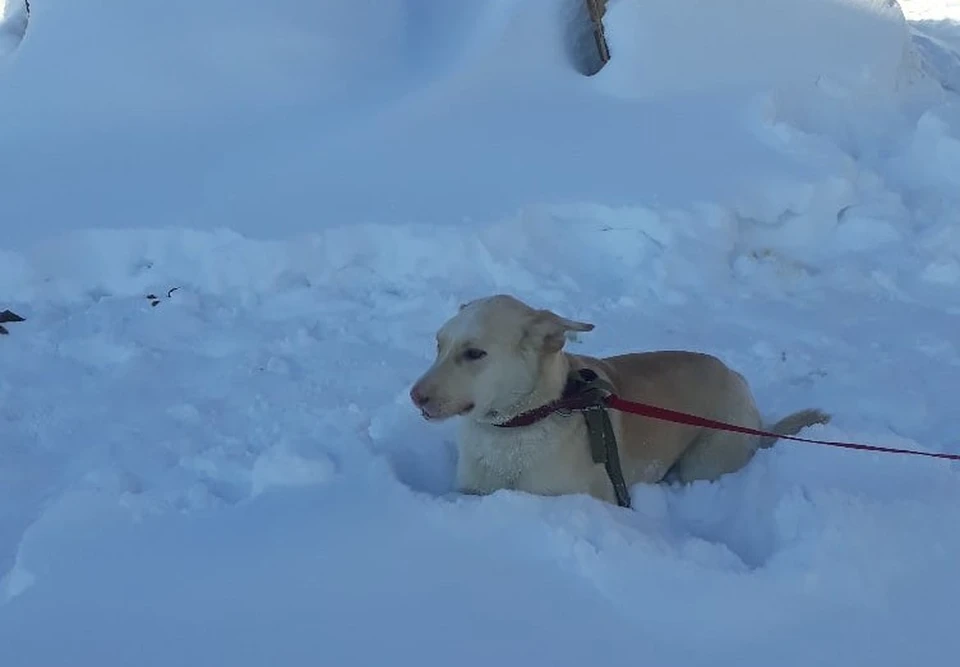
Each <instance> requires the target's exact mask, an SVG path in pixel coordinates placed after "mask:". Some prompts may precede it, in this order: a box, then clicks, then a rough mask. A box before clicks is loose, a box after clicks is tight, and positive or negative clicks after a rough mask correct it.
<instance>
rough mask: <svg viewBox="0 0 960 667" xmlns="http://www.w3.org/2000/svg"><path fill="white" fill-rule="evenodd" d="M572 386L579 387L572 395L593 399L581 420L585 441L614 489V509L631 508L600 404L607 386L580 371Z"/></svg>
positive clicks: (610, 429)
mask: <svg viewBox="0 0 960 667" xmlns="http://www.w3.org/2000/svg"><path fill="white" fill-rule="evenodd" d="M577 375H578V376H579V377H578V378H577V380H575V382H576V383H577V385H578V387H577V388H576V390H575V391H577V393H578V394H582V395H593V396H595V399H596V400H594V401H593V402H592V403H591V405H590V406H589V407H587V408H584V409H583V419H584V421H585V422H586V425H587V437H588V439H589V440H590V455H591V456H592V457H593V462H594V463H602V464H603V466H604V468H606V471H607V477H609V478H610V483H611V484H612V485H613V493H614V495H615V496H616V498H617V505H619V506H620V507H630V492H629V490H628V489H627V483H626V481H625V480H624V479H623V470H622V469H621V467H620V452H619V450H618V449H617V436H616V434H615V433H614V432H613V424H611V423H610V415H609V414H608V413H607V408H606V406H605V405H604V404H603V396H604V393H609V389H608V388H607V387H608V385H607V383H606V382H604V381H603V380H601V379H600V378H599V377H597V374H596V373H594V372H593V371H591V370H589V369H582V370H580V371H579V372H578V373H577Z"/></svg>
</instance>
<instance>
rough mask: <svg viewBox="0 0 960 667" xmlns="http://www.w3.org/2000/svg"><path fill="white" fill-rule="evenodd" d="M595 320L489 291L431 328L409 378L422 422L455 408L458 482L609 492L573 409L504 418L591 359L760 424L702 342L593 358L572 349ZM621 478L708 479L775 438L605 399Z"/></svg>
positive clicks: (631, 387)
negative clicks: (430, 351)
mask: <svg viewBox="0 0 960 667" xmlns="http://www.w3.org/2000/svg"><path fill="white" fill-rule="evenodd" d="M593 329H594V325H593V324H588V323H585V322H577V321H574V320H570V319H567V318H565V317H561V316H560V315H557V314H556V313H554V312H552V311H550V310H544V309H535V308H533V307H531V306H529V305H527V304H526V303H524V302H522V301H520V300H519V299H517V298H515V297H513V296H510V295H506V294H498V295H494V296H490V297H486V298H482V299H477V300H475V301H471V302H469V303H467V304H464V305H462V306H460V310H459V312H458V313H457V314H456V315H455V316H454V317H452V318H451V319H450V320H448V321H447V322H446V323H445V324H443V326H442V327H441V328H440V330H439V331H438V332H437V356H436V359H435V361H434V362H433V364H432V365H431V366H430V368H429V369H427V371H426V372H425V373H424V374H423V375H422V376H421V377H420V378H419V379H418V380H417V381H416V382H415V383H414V385H413V386H412V388H411V389H410V399H411V401H412V402H413V404H414V405H415V406H416V407H417V408H418V409H419V410H420V412H421V414H422V416H423V417H424V418H425V419H427V420H428V421H431V422H437V421H442V420H446V419H450V418H453V417H461V418H462V421H461V424H460V427H461V428H460V432H459V438H458V443H457V445H458V451H459V457H458V461H457V472H456V475H457V487H458V489H459V491H460V492H462V493H465V494H474V495H484V494H489V493H493V492H494V491H497V490H500V489H514V490H518V491H523V492H526V493H531V494H537V495H545V496H551V495H565V494H588V495H590V496H593V497H594V498H598V499H600V500H603V501H606V502H614V501H615V491H614V487H613V484H612V482H611V479H610V476H609V474H608V473H607V471H606V469H605V468H604V466H603V465H602V464H599V463H596V462H595V461H594V458H593V457H592V455H591V452H590V445H589V439H588V432H587V428H586V424H585V422H584V420H583V419H582V418H578V415H577V414H576V413H575V414H573V415H569V414H562V413H555V414H552V415H550V416H548V417H546V418H544V419H542V420H540V421H537V422H536V423H533V424H530V425H527V426H522V427H518V428H502V425H504V424H505V423H506V422H509V421H510V420H511V419H514V418H515V417H517V415H521V414H524V413H526V412H528V411H529V410H532V409H536V408H538V407H541V406H544V405H546V404H548V403H550V402H551V401H554V400H557V399H558V398H559V397H560V396H561V395H562V393H563V391H564V388H565V387H566V386H567V382H568V378H569V377H570V375H571V373H574V372H577V371H580V370H582V369H589V370H591V371H593V372H594V373H596V375H597V377H599V379H600V380H602V381H603V382H605V383H607V384H608V385H609V387H610V388H612V391H613V393H615V394H616V395H618V396H620V397H621V398H624V399H627V400H631V401H640V402H645V403H650V404H653V405H657V406H661V407H664V408H669V409H673V410H679V411H683V412H688V413H692V414H695V415H698V416H701V417H706V418H708V419H714V420H719V421H724V422H727V423H732V424H735V425H739V426H746V427H750V428H754V429H763V428H764V427H763V425H762V422H761V418H760V414H759V411H758V409H757V406H756V403H755V401H754V398H753V396H752V394H751V391H750V388H749V386H748V385H747V382H746V380H745V379H744V377H743V376H742V375H740V374H739V373H737V372H736V371H734V370H732V369H730V368H729V367H728V366H726V365H725V364H724V363H723V362H722V361H720V360H719V359H718V358H716V357H714V356H711V355H708V354H703V353H699V352H689V351H673V350H670V351H656V352H639V353H630V354H623V355H619V356H612V357H606V358H594V357H590V356H583V355H576V354H571V353H569V352H567V351H565V350H564V344H565V342H566V340H567V337H568V335H569V334H570V333H571V332H587V331H592V330H593ZM609 417H610V421H611V425H612V428H613V432H614V434H615V437H616V443H617V452H618V454H619V460H620V462H621V467H622V474H623V479H624V481H625V483H626V484H627V485H633V484H637V483H641V482H643V483H651V484H652V483H659V482H670V483H675V482H679V483H681V484H687V483H690V482H693V481H696V480H707V481H715V480H717V479H718V478H719V477H721V476H722V475H725V474H728V473H732V472H735V471H737V470H740V469H741V468H743V467H744V466H745V465H746V464H747V463H748V462H749V461H750V460H751V459H752V458H753V456H754V454H755V453H756V451H757V450H758V449H759V448H762V447H769V446H770V445H772V444H773V443H774V442H775V441H776V439H777V438H772V437H758V436H751V435H744V434H740V433H731V432H726V431H716V430H709V429H705V428H702V427H697V426H689V425H685V424H674V423H672V422H667V421H661V420H655V419H650V418H646V417H640V416H637V415H632V414H626V413H621V412H618V411H615V410H610V411H609ZM829 420H830V415H828V414H826V413H824V412H821V411H820V410H816V409H806V410H801V411H798V412H795V413H793V414H791V415H789V416H787V417H785V418H783V419H781V420H780V421H778V422H777V423H776V424H774V425H773V426H771V427H769V428H767V429H765V430H770V431H773V432H775V433H777V434H779V435H794V434H796V433H798V432H799V431H800V430H802V429H803V428H805V427H807V426H811V425H813V424H824V423H827V422H828V421H829Z"/></svg>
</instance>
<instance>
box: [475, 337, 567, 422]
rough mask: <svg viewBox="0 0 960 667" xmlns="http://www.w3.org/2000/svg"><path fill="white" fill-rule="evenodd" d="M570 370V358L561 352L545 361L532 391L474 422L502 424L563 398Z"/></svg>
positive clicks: (488, 412) (490, 411)
mask: <svg viewBox="0 0 960 667" xmlns="http://www.w3.org/2000/svg"><path fill="white" fill-rule="evenodd" d="M570 368H571V364H570V357H569V356H568V355H567V354H566V353H565V352H562V351H561V352H560V353H558V354H556V355H553V357H552V358H550V359H545V360H544V362H543V364H541V367H540V374H539V378H538V380H537V382H536V384H535V385H534V389H533V391H531V392H529V393H528V394H526V395H524V396H523V398H521V399H519V400H518V401H516V402H515V403H512V404H511V405H509V406H508V407H506V408H500V409H497V410H489V411H487V412H486V413H485V414H483V415H482V416H481V417H480V418H479V419H476V420H475V421H477V422H479V423H482V424H488V425H496V424H503V423H505V422H508V421H510V420H511V419H513V418H514V417H516V416H517V415H520V414H523V413H524V412H527V411H529V410H533V409H534V408H539V407H540V406H542V405H546V404H547V403H551V402H553V401H556V400H557V399H559V398H561V397H562V396H563V390H564V388H565V387H566V386H567V379H568V376H569V375H570Z"/></svg>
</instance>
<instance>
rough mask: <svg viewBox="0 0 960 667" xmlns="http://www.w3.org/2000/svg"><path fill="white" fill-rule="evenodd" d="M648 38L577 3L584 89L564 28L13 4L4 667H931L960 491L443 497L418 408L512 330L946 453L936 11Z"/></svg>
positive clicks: (801, 9)
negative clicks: (729, 375) (583, 30)
mask: <svg viewBox="0 0 960 667" xmlns="http://www.w3.org/2000/svg"><path fill="white" fill-rule="evenodd" d="M678 4H679V3H676V2H673V1H672V0H657V1H651V0H612V1H611V6H610V11H609V14H608V19H607V23H608V26H607V27H608V36H609V39H610V43H611V49H612V50H613V53H614V59H613V60H612V61H611V62H610V63H609V65H608V66H607V68H605V69H604V70H603V71H602V72H601V73H600V74H598V75H597V76H595V77H592V78H586V77H582V76H580V75H578V74H576V72H574V71H573V69H572V66H571V64H570V60H569V54H567V53H565V52H564V49H563V46H562V44H563V36H564V35H565V34H566V33H565V30H566V27H567V23H566V21H568V20H569V12H570V8H571V6H572V5H573V3H570V2H565V1H562V0H549V1H548V0H509V1H508V0H484V1H483V2H473V3H462V4H460V3H457V4H453V3H435V2H432V1H428V0H394V1H392V2H388V1H387V0H361V1H358V2H354V3H335V2H306V1H305V0H282V1H279V0H278V1H275V2H273V3H269V4H266V3H254V2H237V1H236V0H233V1H231V2H229V3H228V2H226V0H207V2H205V3H202V4H198V3H194V2H182V1H181V0H168V1H167V2H165V3H163V6H162V11H160V10H158V11H154V12H149V13H148V12H144V11H143V10H142V8H137V7H135V6H133V5H132V4H131V3H129V2H125V1H124V0H101V1H100V2H97V3H92V2H81V1H80V0H70V1H67V0H60V1H56V0H47V1H46V2H44V3H34V6H33V11H32V16H31V20H30V25H29V29H28V31H27V33H26V37H25V38H24V40H23V41H22V43H20V45H19V47H18V48H17V49H16V50H15V51H13V52H12V54H11V55H9V56H8V57H7V58H6V59H4V60H0V184H2V186H0V214H2V215H3V218H2V221H3V222H2V227H0V229H2V234H3V236H2V242H0V310H2V309H3V308H11V309H13V310H14V311H16V312H18V313H20V314H21V315H24V316H25V317H27V321H26V322H23V323H15V324H11V325H9V327H8V328H9V330H10V335H9V336H5V337H2V338H0V434H2V441H0V508H2V509H0V577H2V583H0V665H3V666H4V667H21V666H24V667H25V666H28V665H29V666H31V667H34V666H38V665H43V666H44V667H47V666H55V665H68V664H69V665H98V666H101V665H118V666H119V665H130V664H137V665H172V664H177V665H209V664H229V665H237V666H240V665H261V664H283V665H300V664H304V665H305V664H317V662H318V661H319V662H323V663H329V664H371V665H372V664H378V665H379V664H383V663H385V662H398V663H401V664H404V663H413V664H422V665H432V664H437V665H445V664H450V663H457V664H461V665H474V664H476V665H480V664H495V663H507V664H518V665H519V664H537V665H566V664H570V665H574V664H577V665H583V664H593V663H596V662H599V661H602V662H604V663H606V664H610V665H621V664H622V665H635V664H638V663H644V664H654V665H665V664H678V665H699V664H704V665H706V664H710V665H718V664H719V665H725V664H738V665H771V664H776V665H784V666H786V665H810V664H828V665H860V664H871V665H878V666H881V665H891V666H892V665H904V664H935V665H940V664H949V663H951V662H952V661H953V660H954V659H955V656H956V655H957V651H958V648H960V646H958V643H960V642H958V640H957V639H956V633H955V632H954V631H953V625H954V623H953V613H952V610H953V608H954V606H955V601H956V600H957V599H958V594H960V583H958V579H957V577H956V573H955V568H956V563H957V562H958V557H960V538H958V537H957V534H958V532H957V527H958V520H960V512H958V510H957V507H958V506H960V475H958V471H960V467H958V466H957V465H955V464H950V463H946V462H942V461H932V460H926V459H906V458H902V457H890V456H882V455H872V454H864V453H858V452H845V451H839V450H832V449H826V448H818V447H815V446H810V445H803V444H792V443H779V444H778V445H777V446H776V447H774V448H773V449H771V450H768V451H764V452H762V453H761V454H760V455H758V456H757V458H756V459H755V460H754V461H753V462H752V463H751V464H750V465H749V467H748V468H747V469H745V470H744V471H742V472H740V473H737V474H735V475H730V476H728V477H727V478H725V479H723V480H721V481H720V482H718V483H715V484H696V485H693V486H692V487H689V488H670V487H635V488H634V489H632V494H633V496H634V500H635V509H634V510H632V511H623V510H619V509H617V508H615V507H610V506H606V505H601V504H599V503H597V502H594V501H592V500H589V499H586V498H580V497H566V498H537V497H531V496H525V495H523V494H518V493H510V492H502V493H498V494H494V495H493V496H490V497H486V498H463V497H460V496H458V495H457V494H456V493H454V492H453V490H452V488H451V484H452V469H453V465H454V463H455V450H454V448H453V442H452V434H453V425H452V424H444V425H440V426H438V425H434V424H426V423H424V422H423V421H422V420H421V419H420V418H419V416H418V414H417V412H416V411H415V410H413V409H412V407H411V406H410V405H409V404H408V399H407V396H406V393H407V390H408V387H409V384H410V382H411V381H412V380H413V379H414V378H415V377H416V376H417V375H418V374H419V373H420V372H421V371H422V369H423V368H424V367H425V365H426V364H427V363H429V359H430V355H431V353H432V337H433V332H434V330H435V328H436V327H437V326H438V325H439V324H440V323H442V321H443V320H444V319H445V318H446V317H448V316H449V315H450V314H451V313H452V312H454V311H455V309H456V306H457V304H458V303H460V302H461V301H463V300H464V299H467V298H471V297H475V296H478V295H482V294H487V293H490V292H493V291H509V292H512V293H515V294H517V295H519V296H521V297H523V298H526V299H528V300H530V301H532V302H535V303H537V304H538V305H542V306H546V307H551V308H554V309H556V310H558V311H559V312H562V313H563V314H564V315H568V316H570V317H575V318H577V319H584V320H588V321H591V322H594V323H595V324H597V329H596V330H595V331H594V332H591V333H590V334H587V335H584V336H582V337H581V340H580V341H578V342H576V343H573V344H572V345H571V346H572V347H573V348H574V349H577V350H583V351H588V352H590V353H594V354H606V353H613V352H619V351H622V350H624V349H627V348H632V349H645V348H660V347H685V348H692V349H700V350H705V351H709V352H713V353H716V354H718V355H720V356H721V357H723V358H724V359H725V360H727V361H728V362H729V363H731V364H732V365H733V366H735V367H736V368H738V369H739V370H741V371H742V372H743V373H744V374H745V375H746V376H747V378H748V379H749V381H750V383H751V385H752V386H753V388H754V390H755V392H756V393H757V396H758V399H759V402H760V404H761V407H762V409H763V410H764V412H765V413H767V414H768V415H770V417H776V416H778V415H780V414H782V413H784V412H787V411H791V410H793V409H796V408H799V407H804V406H818V407H822V408H825V409H827V410H829V411H830V412H832V413H833V414H834V422H833V423H832V424H831V425H829V426H826V427H817V428H813V429H809V431H808V433H809V434H816V435H817V436H822V437H828V438H838V439H847V440H861V441H868V442H874V443H878V444H892V445H901V446H908V447H915V448H921V449H928V450H939V451H953V452H960V432H958V431H957V417H956V410H955V407H956V385H957V380H956V378H957V376H958V372H960V350H958V345H960V343H958V342H957V335H956V331H957V330H958V326H957V325H958V318H960V291H958V286H960V224H958V223H960V220H958V214H957V211H958V210H960V208H958V205H960V99H958V97H957V94H956V91H957V90H958V88H957V83H958V82H960V79H958V71H960V69H958V67H960V66H958V63H960V57H958V55H957V54H958V52H960V23H958V21H960V8H958V7H957V5H956V3H951V2H933V1H929V2H921V0H911V1H910V2H906V1H905V2H903V3H902V4H903V6H904V8H905V10H906V11H907V12H908V18H910V19H911V20H912V19H913V18H914V17H916V18H917V20H916V21H915V22H913V21H912V22H911V23H909V24H908V23H907V22H905V21H904V20H903V18H902V16H901V15H900V13H899V10H898V9H897V7H896V6H895V5H891V3H887V2H882V1H881V0H807V1H806V2H802V3H801V2H794V1H788V0H776V1H774V0H766V1H765V2H761V0H751V1H750V2H734V1H733V0H728V1H725V2H719V1H717V0H714V2H709V3H708V2H701V1H690V2H687V3H684V5H685V8H680V7H678ZM734 7H736V8H738V9H737V10H736V11H734V10H733V9H732V8H734ZM724 8H725V9H726V11H724ZM690 9H692V10H694V11H690ZM0 30H2V26H0ZM345 49H350V50H349V51H346V50H345ZM173 288H177V289H175V290H173ZM171 290H173V291H171ZM148 294H153V295H156V296H157V298H156V299H153V300H151V299H147V298H146V295H148ZM152 301H156V302H157V303H156V305H151V304H152Z"/></svg>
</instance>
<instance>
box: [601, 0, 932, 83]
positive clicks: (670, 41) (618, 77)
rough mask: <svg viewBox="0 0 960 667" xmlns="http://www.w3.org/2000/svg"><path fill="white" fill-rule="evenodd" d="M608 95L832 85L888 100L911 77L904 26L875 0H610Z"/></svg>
mask: <svg viewBox="0 0 960 667" xmlns="http://www.w3.org/2000/svg"><path fill="white" fill-rule="evenodd" d="M605 23H606V24H607V30H606V32H607V37H608V41H609V43H610V48H611V53H612V55H611V61H610V63H609V65H608V66H607V67H606V68H605V69H604V70H602V72H601V73H600V75H599V77H598V78H599V80H600V81H601V82H602V83H603V87H604V89H605V90H608V91H610V92H612V93H614V94H630V95H631V96H640V97H657V96H666V95H677V94H694V93H702V92H704V91H709V90H725V91H729V90H731V89H769V88H791V87H797V86H800V87H813V86H823V87H839V88H843V89H846V90H848V91H853V92H860V93H869V94H871V95H875V94H877V93H878V92H882V93H885V94H888V95H889V94H892V93H894V92H895V91H897V90H898V89H900V88H901V87H903V86H904V85H907V84H909V83H912V82H913V81H915V80H916V78H917V76H918V72H917V68H918V65H919V63H918V61H917V60H916V57H915V53H914V47H913V44H912V42H911V39H910V32H909V30H908V28H907V23H906V20H905V19H904V16H903V13H902V11H901V10H900V7H899V6H898V5H897V3H896V2H893V1H892V0H891V1H882V0H802V1H798V0H726V1H722V0H720V1H718V0H685V1H684V2H673V1H672V0H653V1H650V0H646V1H644V0H635V1H634V0H613V1H612V2H610V4H609V11H608V14H607V19H606V21H605Z"/></svg>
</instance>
